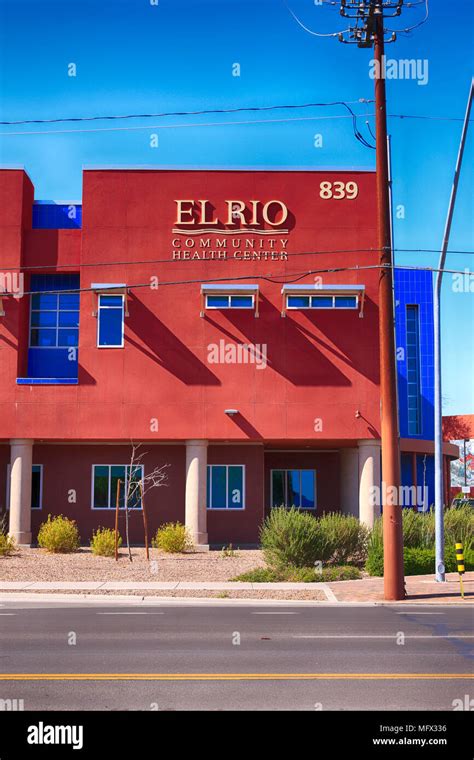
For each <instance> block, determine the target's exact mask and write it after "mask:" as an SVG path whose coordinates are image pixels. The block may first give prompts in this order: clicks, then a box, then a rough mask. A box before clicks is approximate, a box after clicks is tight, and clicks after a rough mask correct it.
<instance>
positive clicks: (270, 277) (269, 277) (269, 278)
mask: <svg viewBox="0 0 474 760" xmlns="http://www.w3.org/2000/svg"><path fill="white" fill-rule="evenodd" d="M374 269H379V270H381V271H382V270H387V269H390V270H392V271H394V270H396V269H409V270H414V271H423V272H432V273H433V272H441V271H442V272H443V274H460V275H463V276H473V277H474V271H473V272H471V271H469V270H463V271H460V270H457V269H439V268H437V267H419V266H412V265H401V264H369V265H364V266H359V265H355V266H352V267H331V268H323V269H309V270H305V271H303V272H282V273H281V274H260V275H256V274H255V273H252V274H249V275H239V276H238V277H220V278H212V279H211V280H206V279H202V278H198V279H192V280H169V281H168V282H158V288H156V289H159V288H162V287H166V286H172V285H196V284H200V285H204V284H210V283H213V284H214V283H218V282H222V283H228V282H229V280H231V281H232V282H239V281H241V280H264V281H265V282H271V283H273V284H275V285H281V284H283V283H289V282H291V283H293V282H298V281H299V280H302V279H303V278H304V277H308V276H309V275H315V274H335V273H338V272H363V271H368V270H374ZM115 287H117V286H115ZM140 288H150V282H143V283H135V284H132V285H126V289H127V291H133V290H138V289H140ZM315 288H316V286H315ZM91 292H97V288H93V287H85V288H72V289H70V290H32V291H24V292H22V296H30V295H57V294H59V295H61V294H62V295H64V294H65V293H91ZM2 295H3V296H15V295H16V296H18V293H14V292H6V291H4V292H3V293H2Z"/></svg>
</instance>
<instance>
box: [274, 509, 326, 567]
mask: <svg viewBox="0 0 474 760" xmlns="http://www.w3.org/2000/svg"><path fill="white" fill-rule="evenodd" d="M260 541H261V544H262V549H263V554H264V557H265V560H266V562H267V564H268V565H269V566H270V567H272V568H281V567H286V566H288V565H294V566H295V567H310V566H312V565H314V563H315V562H317V561H322V562H325V561H327V560H328V559H329V557H330V554H331V547H330V546H329V543H328V540H327V537H326V536H325V535H324V533H323V531H322V529H321V524H320V521H319V520H316V519H315V518H314V517H313V515H311V514H308V513H307V512H300V511H299V510H298V509H296V508H295V507H292V508H291V509H286V508H285V507H278V508H276V509H272V511H271V512H270V514H269V516H268V517H267V518H266V520H265V522H264V523H263V525H262V527H261V530H260Z"/></svg>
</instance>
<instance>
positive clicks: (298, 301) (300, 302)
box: [287, 296, 309, 309]
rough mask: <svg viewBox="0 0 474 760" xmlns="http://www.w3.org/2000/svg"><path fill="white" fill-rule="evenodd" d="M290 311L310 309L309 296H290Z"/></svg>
mask: <svg viewBox="0 0 474 760" xmlns="http://www.w3.org/2000/svg"><path fill="white" fill-rule="evenodd" d="M287 307H288V309H309V296H288V300H287Z"/></svg>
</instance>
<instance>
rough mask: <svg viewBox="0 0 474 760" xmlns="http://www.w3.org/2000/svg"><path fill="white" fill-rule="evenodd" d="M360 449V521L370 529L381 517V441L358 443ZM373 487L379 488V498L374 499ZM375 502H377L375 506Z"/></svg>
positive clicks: (362, 441)
mask: <svg viewBox="0 0 474 760" xmlns="http://www.w3.org/2000/svg"><path fill="white" fill-rule="evenodd" d="M357 446H358V449H359V520H360V521H361V522H363V523H365V524H366V525H367V526H368V527H369V528H372V527H373V524H374V520H375V518H376V517H378V516H379V515H380V511H381V510H380V502H381V491H380V487H381V483H380V441H374V440H372V439H369V440H361V441H357ZM373 486H377V488H378V498H377V499H374V498H373V495H374V492H373V491H372V490H371V489H373ZM374 501H375V502H376V503H375V504H374Z"/></svg>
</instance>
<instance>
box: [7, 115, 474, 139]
mask: <svg viewBox="0 0 474 760" xmlns="http://www.w3.org/2000/svg"><path fill="white" fill-rule="evenodd" d="M355 115H356V116H357V117H359V118H363V117H366V118H367V117H368V116H369V117H373V116H375V114H374V113H358V114H355ZM387 117H388V118H390V119H400V120H403V119H421V120H425V121H435V122H436V121H453V122H459V121H463V120H462V119H461V118H458V117H455V116H429V115H426V116H425V115H422V114H397V113H391V114H387ZM331 119H353V116H352V115H351V114H348V115H344V114H341V115H332V116H331V115H329V116H295V117H288V118H283V119H247V120H245V121H221V122H194V123H192V124H146V125H143V126H139V127H97V128H92V129H50V130H28V131H25V130H24V131H21V132H0V137H21V136H29V135H66V134H87V133H93V132H133V131H140V130H146V129H148V130H149V129H157V130H163V129H188V128H194V129H196V128H198V129H199V128H200V127H232V126H240V125H244V126H245V125H249V124H283V123H291V122H303V121H328V120H331ZM470 121H471V122H472V121H474V119H471V120H470ZM369 131H370V130H369Z"/></svg>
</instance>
